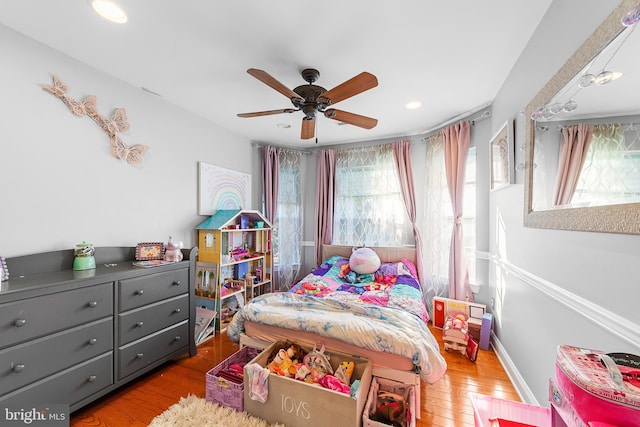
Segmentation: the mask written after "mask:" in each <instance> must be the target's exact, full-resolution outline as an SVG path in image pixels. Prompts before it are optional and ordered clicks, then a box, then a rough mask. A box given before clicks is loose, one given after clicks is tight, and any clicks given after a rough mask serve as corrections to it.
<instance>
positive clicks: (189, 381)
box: [71, 328, 520, 427]
mask: <svg viewBox="0 0 640 427" xmlns="http://www.w3.org/2000/svg"><path fill="white" fill-rule="evenodd" d="M431 331H432V332H433V334H434V335H435V336H436V338H438V341H439V344H440V350H441V351H442V353H443V355H444V357H445V359H446V360H447V364H448V369H447V372H446V374H445V375H444V377H442V378H441V379H440V380H439V381H438V382H436V384H433V385H429V384H426V383H423V384H422V389H421V393H422V402H421V407H420V413H421V416H422V418H421V419H420V420H418V423H417V426H418V427H426V426H442V427H467V426H469V427H471V426H474V421H473V409H472V406H471V402H470V399H469V395H470V393H482V394H486V395H490V396H494V397H499V398H502V399H510V400H516V401H520V398H519V397H518V394H517V392H516V390H515V388H514V387H513V385H512V384H511V382H510V380H509V377H508V376H507V374H506V373H505V371H504V369H503V368H502V365H501V364H500V362H499V361H498V358H497V357H496V354H495V353H494V352H493V351H492V350H480V351H479V354H478V360H477V361H476V363H473V362H471V361H469V360H468V359H467V358H466V357H465V356H463V355H461V354H460V353H458V352H450V351H444V347H443V344H442V340H441V331H440V330H438V329H435V328H431ZM237 349H238V345H237V344H235V343H233V342H231V341H230V340H229V339H228V338H227V336H226V334H224V333H223V334H218V335H216V337H215V338H214V339H212V340H210V341H208V342H206V343H204V344H202V345H200V346H199V347H198V354H197V355H196V356H194V357H182V358H179V359H177V360H176V361H174V362H169V363H167V364H165V365H163V366H161V367H159V368H158V369H156V370H154V371H152V372H150V373H149V374H147V375H145V376H143V377H141V378H139V379H137V380H135V381H134V382H133V383H131V384H128V385H126V386H124V387H122V388H121V389H119V390H116V391H114V392H113V393H111V394H109V395H107V396H105V397H103V398H101V399H99V400H98V401H96V402H94V403H92V404H90V405H88V406H85V407H84V408H82V409H80V410H78V411H76V412H74V413H73V414H72V416H71V427H81V426H93V427H96V426H112V427H122V426H128V427H137V426H147V425H148V424H149V422H151V420H152V419H153V418H154V417H155V416H156V415H158V414H160V413H162V412H163V411H164V410H165V409H167V408H168V407H169V406H171V405H172V404H174V403H176V402H177V401H178V400H179V399H180V397H182V396H187V395H188V394H194V395H196V396H200V397H204V396H205V375H206V373H207V371H209V369H211V368H213V367H214V366H216V365H217V364H218V363H219V362H221V361H222V360H224V359H225V358H226V357H228V356H229V355H230V354H232V353H233V352H235V351H236V350H237ZM230 427H232V426H230Z"/></svg>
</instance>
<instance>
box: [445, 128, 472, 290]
mask: <svg viewBox="0 0 640 427" xmlns="http://www.w3.org/2000/svg"><path fill="white" fill-rule="evenodd" d="M470 134H471V129H470V127H469V122H468V121H467V120H465V121H462V122H460V123H458V124H456V125H453V126H449V127H446V128H444V129H442V137H443V139H444V161H445V170H446V174H447V187H448V188H449V195H450V197H451V205H452V207H453V218H454V220H453V232H452V234H451V251H450V254H449V298H453V299H457V300H468V301H473V293H472V292H471V287H470V286H469V270H468V267H467V260H466V257H465V255H464V234H463V231H462V210H463V209H462V207H463V201H464V186H465V168H466V165H467V154H468V152H469V141H470Z"/></svg>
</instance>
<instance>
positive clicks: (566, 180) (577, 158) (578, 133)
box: [553, 123, 593, 206]
mask: <svg viewBox="0 0 640 427" xmlns="http://www.w3.org/2000/svg"><path fill="white" fill-rule="evenodd" d="M592 137H593V125H586V124H582V123H581V124H578V125H574V126H566V127H565V128H564V129H563V130H562V145H561V147H560V160H559V161H558V174H557V175H556V185H555V189H554V191H553V204H554V205H556V206H559V205H565V204H567V203H571V198H572V197H573V193H574V192H575V191H576V185H577V184H578V178H580V171H581V170H582V165H583V164H584V160H585V158H586V157H587V150H588V149H589V144H590V143H591V138H592Z"/></svg>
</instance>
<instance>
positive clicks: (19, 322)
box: [13, 319, 27, 327]
mask: <svg viewBox="0 0 640 427" xmlns="http://www.w3.org/2000/svg"><path fill="white" fill-rule="evenodd" d="M13 324H14V325H15V326H17V327H20V326H24V325H26V324H27V319H16V321H15V322H13Z"/></svg>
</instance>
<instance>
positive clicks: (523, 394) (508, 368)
mask: <svg viewBox="0 0 640 427" xmlns="http://www.w3.org/2000/svg"><path fill="white" fill-rule="evenodd" d="M491 347H492V348H493V351H494V352H495V353H496V356H497V357H498V360H499V361H500V363H501V364H502V367H503V368H504V371H505V372H506V373H507V376H508V377H509V380H511V383H512V384H513V387H514V388H515V389H516V391H517V392H518V396H520V400H522V401H523V402H524V403H528V404H530V405H537V406H540V403H539V402H538V399H536V397H535V395H534V394H533V392H532V391H531V389H530V388H529V386H528V385H527V382H526V381H525V380H524V378H523V377H522V375H520V371H519V370H518V368H516V365H515V364H514V363H513V361H512V360H511V358H510V357H509V353H507V350H506V349H505V348H504V347H503V345H502V343H501V342H500V340H499V339H498V337H496V335H495V334H494V333H493V331H492V332H491Z"/></svg>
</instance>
